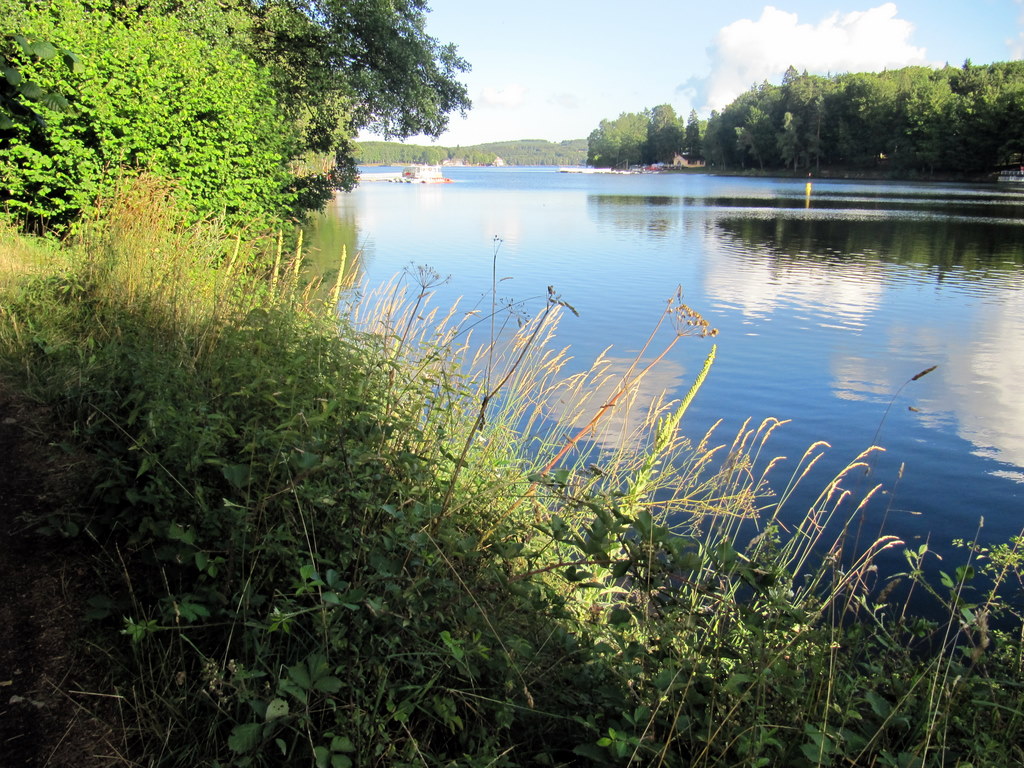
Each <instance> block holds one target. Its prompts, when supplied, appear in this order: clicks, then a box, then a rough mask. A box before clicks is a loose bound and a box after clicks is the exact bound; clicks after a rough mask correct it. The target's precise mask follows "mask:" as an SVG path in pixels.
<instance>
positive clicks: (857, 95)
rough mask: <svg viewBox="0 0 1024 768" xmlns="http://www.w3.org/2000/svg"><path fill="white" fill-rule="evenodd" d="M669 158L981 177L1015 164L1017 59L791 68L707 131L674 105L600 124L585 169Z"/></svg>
mask: <svg viewBox="0 0 1024 768" xmlns="http://www.w3.org/2000/svg"><path fill="white" fill-rule="evenodd" d="M675 153H681V154H685V155H691V156H701V157H703V158H704V159H705V160H706V161H707V163H708V165H710V166H714V167H718V168H726V169H737V170H738V169H747V168H752V169H758V170H781V169H788V170H790V171H793V172H795V171H801V170H805V169H806V170H808V171H814V170H817V169H820V168H822V167H826V168H844V169H850V170H854V171H857V170H860V171H865V170H866V171H879V170H883V171H886V172H892V173H897V174H902V175H930V174H934V173H942V174H963V175H978V174H984V173H988V172H991V171H993V170H995V169H998V168H1001V167H1006V166H1009V165H1017V164H1019V163H1021V162H1022V153H1024V62H1020V61H1014V62H1003V63H996V64H990V65H985V66H974V65H972V64H971V62H970V61H967V62H965V63H964V65H963V66H962V67H950V66H946V67H943V68H941V69H931V68H928V67H906V68H903V69H898V70H891V71H885V72H879V73H857V74H843V75H835V76H830V77H821V76H816V75H808V74H807V73H806V72H804V73H803V74H800V73H798V72H797V71H796V69H795V68H793V67H790V68H789V69H788V70H787V72H786V74H785V76H784V77H783V80H782V84H781V85H771V84H769V83H767V82H765V83H761V84H760V85H757V86H754V87H752V88H751V89H750V90H749V91H747V92H746V93H744V94H742V95H741V96H739V97H738V98H737V99H736V100H735V101H733V102H732V103H731V104H729V105H728V106H727V107H725V108H724V109H723V110H722V111H721V112H712V113H711V117H710V119H709V120H708V121H707V122H706V123H703V122H702V121H700V120H698V119H697V116H696V114H695V113H692V112H691V114H690V119H689V120H688V121H687V123H686V125H681V124H680V121H679V119H678V118H677V117H675V113H674V111H673V110H672V108H671V107H670V106H667V105H666V106H661V107H656V108H654V109H653V110H649V111H647V112H643V113H639V114H622V115H620V116H619V117H618V118H617V119H616V120H610V121H609V120H602V121H601V124H600V126H599V127H598V128H597V129H596V130H595V131H594V132H593V133H591V135H590V138H589V140H588V162H589V163H591V164H592V165H595V166H599V167H601V166H603V167H624V166H627V165H635V164H638V163H649V162H658V161H662V162H668V161H669V160H670V159H671V157H672V156H673V155H674V154H675Z"/></svg>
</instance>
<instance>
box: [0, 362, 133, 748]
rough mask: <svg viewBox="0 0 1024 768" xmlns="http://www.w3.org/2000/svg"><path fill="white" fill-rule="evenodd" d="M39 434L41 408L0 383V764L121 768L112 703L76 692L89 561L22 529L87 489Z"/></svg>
mask: <svg viewBox="0 0 1024 768" xmlns="http://www.w3.org/2000/svg"><path fill="white" fill-rule="evenodd" d="M47 425H48V419H47V413H46V411H45V409H42V408H40V407H39V406H37V405H35V404H33V403H31V402H29V401H28V400H26V399H25V398H23V397H21V396H19V395H17V394H16V393H15V392H14V391H13V390H12V389H11V388H10V387H9V386H6V385H5V383H4V382H3V381H2V380H0V764H2V765H4V766H26V767H28V768H33V767H34V766H76V767H78V766H82V767H84V768H89V767H91V766H100V765H112V764H123V763H124V761H123V760H121V759H120V758H119V757H118V756H117V750H116V749H115V747H114V743H115V741H114V739H115V734H116V733H117V731H118V728H117V722H116V719H117V718H116V702H114V701H113V700H106V701H104V700H103V699H102V697H98V696H95V695H93V694H90V693H86V692H87V691H89V690H90V688H89V682H88V681H89V678H90V675H91V673H93V672H94V669H95V665H94V664H92V663H91V662H90V661H89V659H88V656H87V654H86V653H85V648H84V644H83V643H82V642H81V641H82V636H83V626H82V621H81V614H82V610H81V606H82V605H83V601H84V600H85V599H86V598H87V597H88V595H89V594H90V592H89V583H90V573H91V569H90V555H89V553H88V552H87V551H84V550H83V544H82V543H81V542H80V541H64V540H61V539H59V538H56V537H43V536H40V535H38V534H35V533H33V531H32V530H31V529H30V527H29V526H28V525H27V524H26V522H25V521H26V519H32V518H38V517H39V516H40V515H44V514H46V513H49V512H51V511H55V510H59V509H61V508H62V505H65V504H74V503H76V502H77V500H78V499H79V498H80V496H81V493H80V491H81V489H82V488H83V487H85V486H84V485H83V484H84V483H88V477H87V476H86V475H87V472H86V471H85V470H84V468H83V465H82V462H80V461H77V460H73V459H72V458H70V457H69V456H68V454H67V453H66V452H65V451H63V450H61V449H60V448H58V447H56V446H54V445H52V444H51V443H50V440H49V438H48V435H51V434H52V433H51V432H48V431H47ZM105 712H106V713H107V715H106V716H105V715H104V714H103V713H105Z"/></svg>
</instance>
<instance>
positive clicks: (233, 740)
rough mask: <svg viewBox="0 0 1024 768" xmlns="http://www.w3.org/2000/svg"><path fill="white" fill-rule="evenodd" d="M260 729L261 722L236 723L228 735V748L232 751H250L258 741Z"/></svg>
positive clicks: (261, 727) (261, 726) (261, 729)
mask: <svg viewBox="0 0 1024 768" xmlns="http://www.w3.org/2000/svg"><path fill="white" fill-rule="evenodd" d="M262 731H263V724H262V723H244V724H243V725H236V726H235V727H234V728H232V729H231V735H230V736H229V737H228V749H230V750H231V751H232V752H251V751H252V750H253V749H255V747H256V745H258V744H259V743H260V734H261V733H262Z"/></svg>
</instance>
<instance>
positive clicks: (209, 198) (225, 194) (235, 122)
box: [0, 0, 295, 226]
mask: <svg viewBox="0 0 1024 768" xmlns="http://www.w3.org/2000/svg"><path fill="white" fill-rule="evenodd" d="M23 18H24V24H25V28H26V30H28V31H30V32H31V33H32V34H34V35H37V36H39V37H42V38H46V39H51V40H54V41H57V42H59V43H60V44H61V45H64V46H66V47H67V48H69V49H73V50H75V51H76V52H77V54H78V56H79V60H80V62H81V66H80V67H79V68H78V72H77V73H76V72H69V71H68V70H67V69H66V68H63V67H58V66H54V65H53V64H52V62H49V61H40V62H37V63H33V64H32V65H26V66H25V70H26V72H27V73H29V74H30V75H31V77H32V79H33V80H34V81H36V82H38V83H39V84H40V86H41V87H43V88H46V89H50V90H55V91H59V92H61V93H65V94H67V95H68V98H69V101H70V103H71V108H70V109H69V110H64V111H61V112H54V111H53V110H47V109H46V108H45V107H43V108H42V111H43V112H45V113H46V125H45V128H44V127H42V126H39V125H26V124H21V125H18V126H15V128H14V129H13V130H12V131H11V132H9V133H8V134H7V135H6V136H5V137H3V138H2V139H0V167H2V168H3V178H4V180H5V182H4V186H5V188H6V189H5V191H6V192H7V193H8V196H9V200H10V203H9V204H10V206H11V208H12V209H13V210H14V211H15V212H19V213H20V214H21V215H22V216H24V217H25V218H27V219H28V220H31V221H39V222H43V223H46V224H47V225H50V226H59V225H63V224H66V223H67V222H68V221H69V220H70V219H71V218H73V217H74V216H76V215H77V214H78V213H79V212H80V211H82V210H86V209H88V208H89V207H90V206H92V205H93V204H94V203H95V202H96V200H97V198H98V197H101V196H103V195H109V194H110V193H111V190H112V189H113V185H114V184H115V183H116V182H117V181H118V178H119V177H120V176H122V175H126V174H132V173H136V172H138V169H146V170H148V171H150V172H151V173H155V174H157V175H160V176H162V177H164V178H167V179H174V180H176V181H177V182H178V189H177V195H178V198H179V200H181V201H182V202H183V203H185V204H186V205H188V206H190V207H191V208H192V209H193V210H194V211H195V212H196V214H197V215H209V214H214V215H224V216H226V217H227V218H228V219H230V220H232V221H236V222H241V221H244V222H247V223H248V222H253V223H257V224H260V223H264V222H266V221H268V220H269V217H271V216H274V215H277V214H280V213H282V212H285V211H287V210H289V209H290V208H291V207H292V206H293V204H294V202H295V196H294V193H293V192H292V191H291V190H290V188H289V187H290V184H291V176H290V174H289V173H288V171H287V168H286V165H285V163H286V161H287V159H288V158H289V157H291V155H292V153H293V151H294V146H295V139H294V137H293V136H292V135H291V134H290V132H289V131H288V129H287V123H282V120H281V112H280V111H279V110H278V108H277V105H276V101H275V97H274V94H273V91H272V90H271V88H270V86H269V83H268V82H267V80H266V77H265V76H264V75H263V74H262V73H261V72H260V71H259V70H258V69H257V68H256V67H255V66H254V65H253V64H252V62H251V61H248V60H246V59H245V58H244V57H243V56H241V55H239V54H238V53H236V52H235V51H234V50H232V48H231V47H229V46H226V45H224V44H220V45H216V44H211V43H208V42H206V41H204V40H202V39H200V38H198V37H196V36H194V35H192V34H191V33H190V32H189V31H188V30H186V29H185V28H183V25H182V23H181V22H179V21H178V20H177V19H176V18H175V17H173V16H165V15H154V14H152V13H146V12H140V14H139V15H138V16H137V17H134V18H132V20H131V23H126V22H125V21H122V20H120V19H118V18H116V17H114V16H111V15H108V14H106V13H103V12H101V11H97V10H90V9H88V8H86V7H84V6H83V5H81V4H80V3H78V2H76V0H58V1H57V2H54V3H51V4H48V6H47V7H46V8H45V9H44V8H43V7H42V6H35V7H34V8H33V9H32V10H31V11H30V12H26V13H25V14H24V17H23Z"/></svg>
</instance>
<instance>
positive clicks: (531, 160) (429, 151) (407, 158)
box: [355, 139, 587, 165]
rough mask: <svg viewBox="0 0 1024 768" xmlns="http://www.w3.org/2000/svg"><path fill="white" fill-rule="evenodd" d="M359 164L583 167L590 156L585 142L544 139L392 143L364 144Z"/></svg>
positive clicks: (358, 149)
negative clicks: (466, 143)
mask: <svg viewBox="0 0 1024 768" xmlns="http://www.w3.org/2000/svg"><path fill="white" fill-rule="evenodd" d="M355 151H356V161H357V162H358V163H361V164H363V165H407V164H410V163H424V164H426V165H440V164H441V163H444V162H462V163H465V164H466V165H492V164H494V162H495V161H496V160H497V159H498V158H499V157H500V158H501V160H502V161H503V162H504V163H506V164H507V165H582V164H583V163H584V161H585V160H586V156H587V142H586V140H585V139H574V140H570V141H562V142H557V143H556V142H551V141H543V140H541V139H524V140H521V141H502V142H492V143H489V144H475V145H473V146H469V147H461V146H458V147H438V146H429V145H428V146H423V145H416V144H400V143H398V142H392V141H360V142H357V143H356V145H355Z"/></svg>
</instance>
